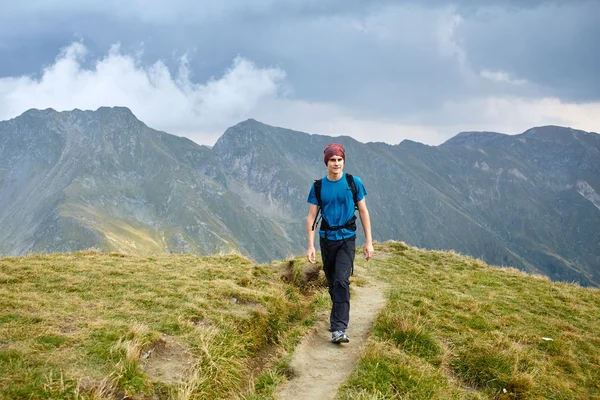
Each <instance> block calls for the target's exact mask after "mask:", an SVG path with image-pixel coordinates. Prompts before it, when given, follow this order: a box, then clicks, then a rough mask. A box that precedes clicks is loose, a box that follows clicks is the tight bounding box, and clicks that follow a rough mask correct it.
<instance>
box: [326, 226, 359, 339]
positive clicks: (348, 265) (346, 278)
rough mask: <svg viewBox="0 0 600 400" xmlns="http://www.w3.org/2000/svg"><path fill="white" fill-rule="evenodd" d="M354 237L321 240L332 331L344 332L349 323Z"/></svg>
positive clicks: (354, 249) (354, 248)
mask: <svg viewBox="0 0 600 400" xmlns="http://www.w3.org/2000/svg"><path fill="white" fill-rule="evenodd" d="M355 243H356V236H354V237H352V238H350V239H344V240H325V239H323V238H321V240H320V244H321V257H322V259H323V271H324V272H325V277H326V278H327V286H328V287H329V296H330V297H331V303H332V304H331V314H330V316H329V323H330V327H331V330H332V331H344V330H346V328H348V322H349V321H350V273H351V271H352V269H353V267H354V253H355V251H356V246H355Z"/></svg>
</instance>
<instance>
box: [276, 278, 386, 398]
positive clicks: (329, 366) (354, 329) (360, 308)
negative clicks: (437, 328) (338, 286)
mask: <svg viewBox="0 0 600 400" xmlns="http://www.w3.org/2000/svg"><path fill="white" fill-rule="evenodd" d="M352 290H353V292H352V298H351V300H350V324H349V327H348V329H347V330H346V333H347V334H348V336H350V343H344V344H333V343H331V342H330V340H331V333H330V332H329V312H327V313H324V314H323V315H322V316H321V318H319V321H318V322H317V323H316V324H315V327H314V329H313V330H312V331H311V332H310V333H309V334H308V335H307V336H306V337H305V338H304V340H303V341H302V343H301V344H300V345H298V347H297V348H296V351H295V352H294V355H293V357H292V362H291V364H290V369H291V375H292V378H290V379H289V380H288V381H287V382H286V383H284V384H283V385H282V387H281V388H280V391H279V393H278V398H279V399H282V400H299V399H311V400H316V399H333V398H334V397H335V395H336V393H337V391H338V389H339V387H340V386H341V385H342V384H343V383H344V382H346V380H347V379H348V378H349V376H350V374H351V373H352V371H353V370H354V369H355V367H356V364H357V362H358V359H359V357H360V354H361V351H362V349H363V347H364V345H365V344H366V342H367V340H368V338H369V334H370V330H371V327H372V326H373V323H374V321H375V318H377V315H378V314H379V311H381V309H382V308H383V307H384V306H385V302H386V300H385V296H384V291H385V286H384V285H383V284H381V283H379V282H376V281H372V280H371V281H367V282H366V284H365V285H364V286H362V287H358V286H356V285H353V286H352Z"/></svg>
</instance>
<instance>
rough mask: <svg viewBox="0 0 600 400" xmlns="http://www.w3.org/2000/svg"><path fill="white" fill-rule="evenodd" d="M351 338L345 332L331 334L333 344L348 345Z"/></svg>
mask: <svg viewBox="0 0 600 400" xmlns="http://www.w3.org/2000/svg"><path fill="white" fill-rule="evenodd" d="M349 341H350V338H349V337H348V335H346V333H345V332H344V331H335V332H333V333H332V334H331V343H348V342H349Z"/></svg>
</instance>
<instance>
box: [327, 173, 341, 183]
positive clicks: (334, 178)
mask: <svg viewBox="0 0 600 400" xmlns="http://www.w3.org/2000/svg"><path fill="white" fill-rule="evenodd" d="M342 176H344V172H343V171H342V172H340V173H338V174H332V173H329V172H327V179H329V180H330V181H332V182H336V181H339V180H340V179H342Z"/></svg>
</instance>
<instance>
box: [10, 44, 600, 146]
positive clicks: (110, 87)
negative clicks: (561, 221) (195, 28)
mask: <svg viewBox="0 0 600 400" xmlns="http://www.w3.org/2000/svg"><path fill="white" fill-rule="evenodd" d="M87 56H88V55H87V50H86V47H85V46H84V45H83V44H81V43H73V44H71V45H70V46H68V47H66V48H65V49H63V51H62V52H61V53H60V54H59V56H58V57H57V58H56V60H55V62H54V63H53V64H51V65H50V66H48V67H47V68H45V69H44V70H43V71H42V72H41V74H40V77H39V78H35V77H31V76H21V77H7V78H0V120H3V119H8V118H12V117H15V116H17V115H19V114H21V113H22V112H24V111H26V110H27V109H29V108H40V109H43V108H48V107H51V108H54V109H56V110H71V109H74V108H79V109H92V110H94V109H97V108H98V107H100V106H126V107H129V108H131V110H132V111H133V112H134V114H135V115H136V116H137V117H138V118H140V119H141V120H142V121H144V122H145V123H146V124H148V125H149V126H151V127H152V128H155V129H160V130H164V131H167V132H169V133H172V134H177V135H181V136H187V137H189V138H190V139H192V140H194V141H196V142H197V143H200V144H209V145H211V144H214V142H215V141H216V140H217V139H218V137H219V136H220V135H221V134H222V133H223V131H224V130H225V129H226V128H228V127H229V126H231V125H234V124H236V123H238V122H240V121H242V120H244V119H247V118H255V119H258V120H260V121H262V122H265V123H267V124H271V125H275V126H281V127H285V128H290V129H296V130H301V131H304V132H309V133H319V134H325V135H331V136H339V135H348V136H352V137H354V138H355V139H357V140H359V141H361V142H369V141H382V142H387V143H391V144H397V143H400V142H401V141H402V140H404V139H410V140H414V141H417V142H421V143H425V144H430V145H437V144H440V143H442V142H444V141H445V140H447V139H448V138H450V137H452V136H454V135H455V134H457V133H458V132H460V131H471V130H493V131H498V132H503V133H521V132H523V131H525V130H526V129H529V128H531V127H533V126H539V125H548V124H555V125H563V126H570V127H573V128H577V129H583V130H587V131H598V130H599V128H600V103H587V104H576V103H565V102H562V101H560V100H559V99H556V98H537V99H536V98H532V99H525V98H522V97H517V96H514V97H510V96H479V97H470V98H463V99H460V100H448V101H446V102H444V103H443V106H442V107H441V108H438V109H433V110H428V111H422V112H421V113H419V114H412V115H410V116H403V115H402V116H400V115H398V116H396V117H390V118H387V119H383V118H374V117H365V116H361V115H360V114H358V113H356V111H355V110H353V109H351V108H348V107H344V106H342V105H339V104H335V103H332V102H314V101H312V102H311V101H307V100H302V99H296V98H293V96H291V95H290V92H289V89H288V86H287V81H286V74H285V72H284V71H283V70H281V69H279V68H271V67H270V68H259V67H258V66H256V65H255V64H254V63H253V62H251V61H250V60H248V59H245V58H243V57H237V58H235V59H234V60H233V62H232V64H231V66H230V67H229V68H228V69H227V70H226V71H223V73H222V74H221V75H220V76H219V77H214V78H212V79H210V80H208V81H206V82H203V83H195V82H193V76H192V74H191V72H190V70H189V68H188V59H187V57H186V56H184V57H182V58H181V60H180V65H179V70H178V72H177V73H176V74H174V75H173V74H172V73H171V72H170V71H169V70H168V68H167V67H166V66H165V64H164V63H163V62H161V61H157V62H155V63H154V64H152V65H144V64H143V63H142V62H141V61H140V58H139V55H138V56H133V55H128V54H123V52H122V51H121V49H120V48H119V46H118V45H115V46H113V47H112V48H111V49H110V51H109V52H108V53H107V54H106V55H105V56H104V58H102V59H99V60H93V62H92V63H91V64H86V63H85V62H84V61H85V58H86V57H87ZM86 65H91V67H86ZM488 72H489V71H488ZM478 79H482V80H486V79H492V80H494V79H495V80H497V81H500V82H503V83H506V81H507V80H508V81H511V80H513V81H514V78H513V77H511V76H510V75H508V74H503V73H502V71H496V72H489V76H487V77H484V76H479V77H478Z"/></svg>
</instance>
